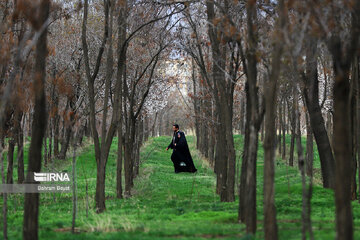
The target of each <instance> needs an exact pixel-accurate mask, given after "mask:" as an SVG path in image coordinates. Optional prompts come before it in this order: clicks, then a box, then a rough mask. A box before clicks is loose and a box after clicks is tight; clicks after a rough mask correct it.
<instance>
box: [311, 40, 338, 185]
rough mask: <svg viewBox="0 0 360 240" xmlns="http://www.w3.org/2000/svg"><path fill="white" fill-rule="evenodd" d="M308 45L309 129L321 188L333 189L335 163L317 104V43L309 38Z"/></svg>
mask: <svg viewBox="0 0 360 240" xmlns="http://www.w3.org/2000/svg"><path fill="white" fill-rule="evenodd" d="M308 44H309V47H308V50H307V53H306V80H305V85H306V87H305V88H304V96H305V100H306V106H307V109H308V112H309V116H310V123H311V128H312V130H313V132H314V136H315V140H316V144H317V148H318V152H319V156H320V163H321V175H322V178H323V186H324V187H325V188H334V186H335V182H334V181H335V178H334V177H335V161H334V157H333V154H332V149H331V146H330V141H329V137H328V135H327V132H326V128H325V123H324V119H323V117H322V114H321V108H320V104H319V79H318V71H317V65H318V61H317V58H316V51H317V41H315V40H314V39H313V38H311V39H310V40H309V43H308Z"/></svg>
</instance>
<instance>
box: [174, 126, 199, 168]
mask: <svg viewBox="0 0 360 240" xmlns="http://www.w3.org/2000/svg"><path fill="white" fill-rule="evenodd" d="M168 148H171V149H173V153H172V155H171V161H172V162H173V163H174V168H175V172H176V173H179V172H192V173H194V172H196V171H197V169H196V168H195V166H194V162H193V160H192V157H191V154H190V150H189V146H188V144H187V141H186V138H185V134H184V132H181V131H179V130H177V131H174V135H173V138H172V141H171V143H170V144H169V146H168Z"/></svg>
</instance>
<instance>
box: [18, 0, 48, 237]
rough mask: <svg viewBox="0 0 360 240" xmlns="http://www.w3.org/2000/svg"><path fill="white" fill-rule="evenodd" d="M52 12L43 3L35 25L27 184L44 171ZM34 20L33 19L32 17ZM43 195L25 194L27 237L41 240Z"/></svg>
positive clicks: (24, 232)
mask: <svg viewBox="0 0 360 240" xmlns="http://www.w3.org/2000/svg"><path fill="white" fill-rule="evenodd" d="M49 10H50V0H42V1H41V2H40V4H39V6H38V11H37V16H35V17H36V18H35V19H36V20H33V22H32V25H33V28H34V29H35V30H36V31H41V33H40V37H39V39H38V41H37V43H36V52H35V67H34V68H35V69H34V78H33V79H34V80H33V87H34V116H33V124H32V130H31V143H30V148H29V160H28V162H29V163H28V171H27V176H26V182H27V183H32V182H34V176H33V174H34V172H39V171H40V170H41V159H42V154H41V149H42V144H43V138H44V135H45V129H46V121H47V112H46V106H45V102H46V99H45V77H46V56H47V25H48V17H49ZM31 17H33V16H31ZM39 198H40V194H39V193H25V202H24V225H23V238H24V239H26V240H27V239H29V240H30V239H31V240H36V239H38V217H39Z"/></svg>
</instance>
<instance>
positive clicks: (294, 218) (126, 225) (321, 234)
mask: <svg viewBox="0 0 360 240" xmlns="http://www.w3.org/2000/svg"><path fill="white" fill-rule="evenodd" d="M187 139H188V142H189V144H190V147H191V152H192V155H193V159H194V163H195V166H196V167H197V168H198V172H197V173H196V174H195V175H194V174H191V173H179V174H175V173H174V169H173V165H172V162H171V160H170V155H171V152H170V150H169V151H168V152H167V151H165V148H166V147H167V145H168V142H169V141H170V137H158V138H150V139H149V141H148V142H147V143H146V144H145V145H144V146H143V148H142V151H141V161H142V164H141V167H140V174H139V176H138V177H137V178H136V179H135V182H134V184H135V186H134V189H133V197H132V198H129V199H117V198H116V189H115V186H116V151H117V148H116V146H117V139H114V142H113V145H112V147H111V153H110V156H109V160H108V164H107V169H106V173H107V174H106V196H107V200H106V208H107V210H106V212H104V213H102V214H96V213H95V212H94V194H95V184H96V163H95V159H94V149H93V146H88V147H86V148H85V149H82V152H81V154H79V156H78V158H77V163H76V164H77V189H78V212H77V220H76V227H77V229H78V230H79V231H80V233H77V234H74V235H73V234H71V233H70V232H69V229H70V227H71V219H72V195H71V194H59V193H57V194H55V195H54V194H51V193H44V194H42V195H41V197H40V216H39V235H40V239H87V240H89V239H207V238H214V237H221V238H222V239H242V238H244V239H247V236H246V234H245V226H244V225H243V224H239V223H237V211H238V197H237V196H236V201H235V202H232V203H221V202H220V201H219V196H217V195H216V193H215V185H216V182H215V179H216V178H215V174H214V173H213V171H212V170H211V169H210V168H208V167H207V165H206V164H205V163H204V162H203V160H202V159H201V158H200V157H199V154H198V153H197V151H195V150H194V139H193V137H191V136H188V137H187ZM242 142H243V139H242V136H239V135H237V136H235V143H236V147H237V152H236V154H237V158H238V160H241V158H240V156H241V151H242ZM263 155H264V152H263V148H262V145H261V144H260V145H259V152H258V163H257V214H258V231H257V234H256V239H263V231H262V229H263V225H262V219H263V203H262V199H263V196H262V194H263V193H262V192H263V177H262V176H263ZM295 159H296V157H295ZM315 161H318V159H315ZM315 164H318V163H315ZM294 165H295V164H294ZM295 166H297V165H295ZM56 169H57V170H58V171H60V172H62V171H66V172H69V173H71V171H72V166H71V161H70V160H68V161H65V162H64V161H63V162H62V163H61V164H58V165H56ZM43 171H45V170H43ZM14 172H16V170H15V171H14ZM85 176H86V178H87V181H88V183H89V197H90V199H89V201H90V210H89V217H88V218H86V214H85ZM275 178H276V179H275V181H276V186H275V187H276V189H275V190H276V196H275V197H276V207H277V219H278V226H279V237H280V239H286V240H289V239H301V204H302V202H301V181H300V180H301V178H300V174H299V172H298V170H297V168H296V167H293V168H291V167H287V166H286V164H285V162H284V161H283V160H281V159H280V158H278V159H277V161H276V176H275ZM15 179H16V178H15ZM54 196H55V199H54ZM8 204H9V212H8V228H9V229H8V232H9V239H21V238H22V221H23V196H22V195H21V194H16V195H11V196H10V198H9V200H8ZM0 205H2V199H1V200H0ZM334 212H335V207H334V198H333V192H332V191H331V190H326V189H323V188H322V187H321V186H318V185H317V186H314V192H313V199H312V220H313V228H314V233H315V239H329V238H332V239H334V238H335V230H334V229H335V228H334V227H335V225H334V217H335V215H334ZM353 215H354V226H355V239H360V229H359V227H356V226H359V223H360V221H359V220H358V219H360V207H359V204H358V203H357V202H354V203H353ZM0 225H1V227H2V222H1V221H0ZM0 239H2V233H0Z"/></svg>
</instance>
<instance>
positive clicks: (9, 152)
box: [6, 138, 15, 184]
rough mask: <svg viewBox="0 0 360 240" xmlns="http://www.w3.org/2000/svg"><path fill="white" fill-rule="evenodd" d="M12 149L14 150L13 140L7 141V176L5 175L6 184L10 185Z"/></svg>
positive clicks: (12, 166)
mask: <svg viewBox="0 0 360 240" xmlns="http://www.w3.org/2000/svg"><path fill="white" fill-rule="evenodd" d="M14 149H15V139H14V138H11V139H9V148H8V153H7V162H8V167H7V174H6V183H7V184H12V183H13V182H14V180H13V171H14Z"/></svg>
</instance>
